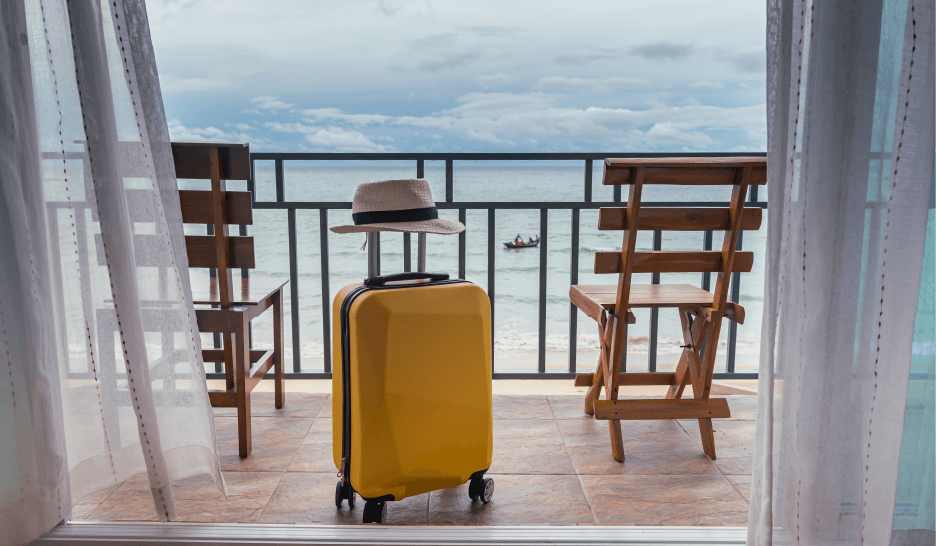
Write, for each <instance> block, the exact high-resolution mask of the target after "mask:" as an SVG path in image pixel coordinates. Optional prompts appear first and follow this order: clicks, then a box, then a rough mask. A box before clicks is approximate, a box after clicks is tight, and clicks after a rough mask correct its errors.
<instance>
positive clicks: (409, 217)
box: [351, 207, 439, 226]
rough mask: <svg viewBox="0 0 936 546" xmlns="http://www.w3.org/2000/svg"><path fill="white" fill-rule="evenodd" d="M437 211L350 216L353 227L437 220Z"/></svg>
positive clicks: (407, 211)
mask: <svg viewBox="0 0 936 546" xmlns="http://www.w3.org/2000/svg"><path fill="white" fill-rule="evenodd" d="M438 218H439V210H438V209H437V208H435V207H426V208H423V209H403V210H373V211H370V212H356V213H354V214H352V215H351V219H352V220H354V225H356V226H361V225H365V224H393V223H399V222H422V221H424V220H437V219H438Z"/></svg>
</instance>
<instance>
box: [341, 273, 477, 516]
mask: <svg viewBox="0 0 936 546" xmlns="http://www.w3.org/2000/svg"><path fill="white" fill-rule="evenodd" d="M405 275H406V279H405V280H416V279H431V280H430V282H421V283H413V284H397V285H393V286H386V285H384V284H382V283H381V282H380V280H383V282H389V281H391V280H404V279H401V278H400V277H401V276H402V274H401V275H400V276H397V275H385V277H388V278H387V279H382V278H381V277H373V278H372V279H365V280H364V283H365V286H359V287H357V288H355V289H353V290H351V292H349V293H348V295H347V296H345V299H344V301H342V302H341V312H340V317H339V320H340V322H341V466H342V468H341V469H340V471H341V480H342V483H346V484H348V487H351V477H350V473H351V463H350V460H351V328H350V324H349V322H350V312H351V304H352V303H354V300H355V299H356V298H357V297H358V296H360V295H361V294H363V293H364V292H367V291H369V290H393V289H395V288H420V287H423V286H438V285H442V284H461V283H467V284H472V283H471V282H470V281H466V280H463V279H449V278H448V275H444V278H443V275H440V274H439V273H408V274H405ZM419 275H422V276H419ZM389 277H393V278H392V279H391V278H389ZM368 281H370V282H368ZM375 281H376V282H375ZM361 498H362V499H364V500H365V501H377V502H386V501H393V500H396V499H394V498H393V495H384V496H382V497H375V498H367V497H365V496H363V495H361Z"/></svg>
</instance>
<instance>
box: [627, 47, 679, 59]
mask: <svg viewBox="0 0 936 546" xmlns="http://www.w3.org/2000/svg"><path fill="white" fill-rule="evenodd" d="M690 48H691V46H687V45H670V44H648V45H639V46H634V47H632V48H630V53H631V54H633V55H637V56H639V57H644V58H645V59H685V58H686V57H688V56H689V50H690Z"/></svg>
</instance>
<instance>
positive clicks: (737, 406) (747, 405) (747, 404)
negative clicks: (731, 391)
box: [715, 396, 757, 421]
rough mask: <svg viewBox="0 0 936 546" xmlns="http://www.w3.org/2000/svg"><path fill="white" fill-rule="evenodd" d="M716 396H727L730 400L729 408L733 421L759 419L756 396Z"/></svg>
mask: <svg viewBox="0 0 936 546" xmlns="http://www.w3.org/2000/svg"><path fill="white" fill-rule="evenodd" d="M715 398H725V399H727V400H728V408H729V409H730V410H731V420H732V421H753V420H755V419H757V397H756V396H724V397H720V396H716V397H715Z"/></svg>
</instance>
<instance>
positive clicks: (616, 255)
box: [595, 157, 767, 313]
mask: <svg viewBox="0 0 936 546" xmlns="http://www.w3.org/2000/svg"><path fill="white" fill-rule="evenodd" d="M766 183H767V160H766V159H765V158H749V157H717V158H652V159H650V158H647V159H606V160H605V172H604V180H603V184H604V185H606V186H615V185H628V186H629V187H630V191H629V193H628V197H627V207H614V208H602V209H601V210H600V212H599V217H598V229H599V230H622V231H624V242H623V245H622V250H621V252H598V253H596V254H595V273H617V274H618V288H617V302H616V304H617V306H616V308H617V309H619V310H621V309H624V310H626V309H627V308H628V300H629V296H630V286H631V276H632V275H633V274H634V273H688V272H702V273H705V272H711V273H718V280H717V281H716V283H715V290H714V292H713V299H714V301H713V307H714V309H715V310H716V312H722V313H723V312H724V309H725V303H726V301H727V298H728V283H729V282H730V278H731V273H732V272H749V271H751V267H752V266H753V264H754V254H753V253H752V252H737V251H736V250H735V249H736V248H737V245H738V234H739V233H740V232H741V230H757V229H759V228H760V225H761V217H762V211H761V209H759V208H745V207H744V201H745V198H746V196H747V191H748V186H752V185H763V184H766ZM647 184H673V185H694V186H697V185H705V186H731V187H732V191H731V203H730V205H729V206H728V208H697V207H691V208H690V207H643V208H642V207H641V205H640V198H641V193H642V190H643V186H644V185H647ZM647 230H661V231H710V230H711V231H722V230H723V231H724V232H725V239H724V242H723V243H722V249H721V251H716V250H708V251H663V250H657V251H647V252H643V251H641V252H637V251H636V250H635V243H636V240H637V232H638V231H647ZM619 312H622V311H619Z"/></svg>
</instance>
